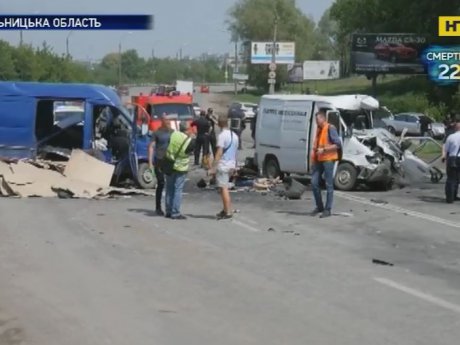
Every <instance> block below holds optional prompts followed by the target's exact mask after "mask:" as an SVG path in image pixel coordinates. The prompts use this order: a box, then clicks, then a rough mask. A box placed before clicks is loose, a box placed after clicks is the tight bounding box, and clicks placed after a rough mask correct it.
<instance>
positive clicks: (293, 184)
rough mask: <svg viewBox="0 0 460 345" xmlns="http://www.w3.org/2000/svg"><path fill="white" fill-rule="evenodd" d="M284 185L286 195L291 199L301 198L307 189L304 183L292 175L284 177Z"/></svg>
mask: <svg viewBox="0 0 460 345" xmlns="http://www.w3.org/2000/svg"><path fill="white" fill-rule="evenodd" d="M284 187H285V192H284V196H285V197H287V198H288V199H290V200H300V199H301V197H302V194H303V193H305V191H306V190H307V188H306V187H305V186H304V185H303V184H301V183H300V182H298V181H296V180H295V179H293V178H291V177H288V178H286V179H284Z"/></svg>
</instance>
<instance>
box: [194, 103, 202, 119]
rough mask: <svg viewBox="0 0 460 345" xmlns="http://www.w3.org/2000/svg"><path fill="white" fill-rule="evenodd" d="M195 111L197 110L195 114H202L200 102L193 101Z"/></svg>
mask: <svg viewBox="0 0 460 345" xmlns="http://www.w3.org/2000/svg"><path fill="white" fill-rule="evenodd" d="M193 111H194V112H195V116H200V113H201V108H200V105H199V104H198V103H193Z"/></svg>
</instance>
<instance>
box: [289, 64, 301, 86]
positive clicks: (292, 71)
mask: <svg viewBox="0 0 460 345" xmlns="http://www.w3.org/2000/svg"><path fill="white" fill-rule="evenodd" d="M287 67H288V83H303V63H301V62H296V63H295V64H292V65H288V66H287Z"/></svg>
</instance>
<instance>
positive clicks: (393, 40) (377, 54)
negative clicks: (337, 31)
mask: <svg viewBox="0 0 460 345" xmlns="http://www.w3.org/2000/svg"><path fill="white" fill-rule="evenodd" d="M427 46H428V39H427V36H424V35H416V34H354V35H353V37H352V49H351V69H352V72H354V73H358V74H369V73H391V74H425V67H424V65H423V61H422V56H421V55H422V52H423V51H424V50H425V49H426V47H427Z"/></svg>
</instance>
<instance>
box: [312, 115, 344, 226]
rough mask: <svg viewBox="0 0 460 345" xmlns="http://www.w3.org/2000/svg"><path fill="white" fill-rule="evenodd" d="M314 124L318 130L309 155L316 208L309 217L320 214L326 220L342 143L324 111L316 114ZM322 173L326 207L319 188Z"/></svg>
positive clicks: (328, 215) (330, 204)
mask: <svg viewBox="0 0 460 345" xmlns="http://www.w3.org/2000/svg"><path fill="white" fill-rule="evenodd" d="M316 124H317V126H318V128H317V130H316V137H315V141H314V144H313V152H312V154H311V157H312V160H313V173H312V179H311V184H312V188H313V196H314V198H315V203H316V208H315V210H314V211H313V212H312V213H311V215H312V216H316V215H318V214H320V213H321V218H327V217H330V216H331V210H332V202H333V198H334V166H335V162H336V161H338V160H339V159H340V158H339V152H340V151H341V149H342V141H341V140H340V137H339V134H338V132H337V129H336V128H335V127H334V126H333V125H331V124H329V123H328V122H327V120H326V112H325V111H323V110H320V111H319V112H318V113H317V114H316ZM323 173H324V177H325V180H326V191H327V199H326V207H324V204H323V199H322V196H321V187H320V181H321V177H322V175H323Z"/></svg>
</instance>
